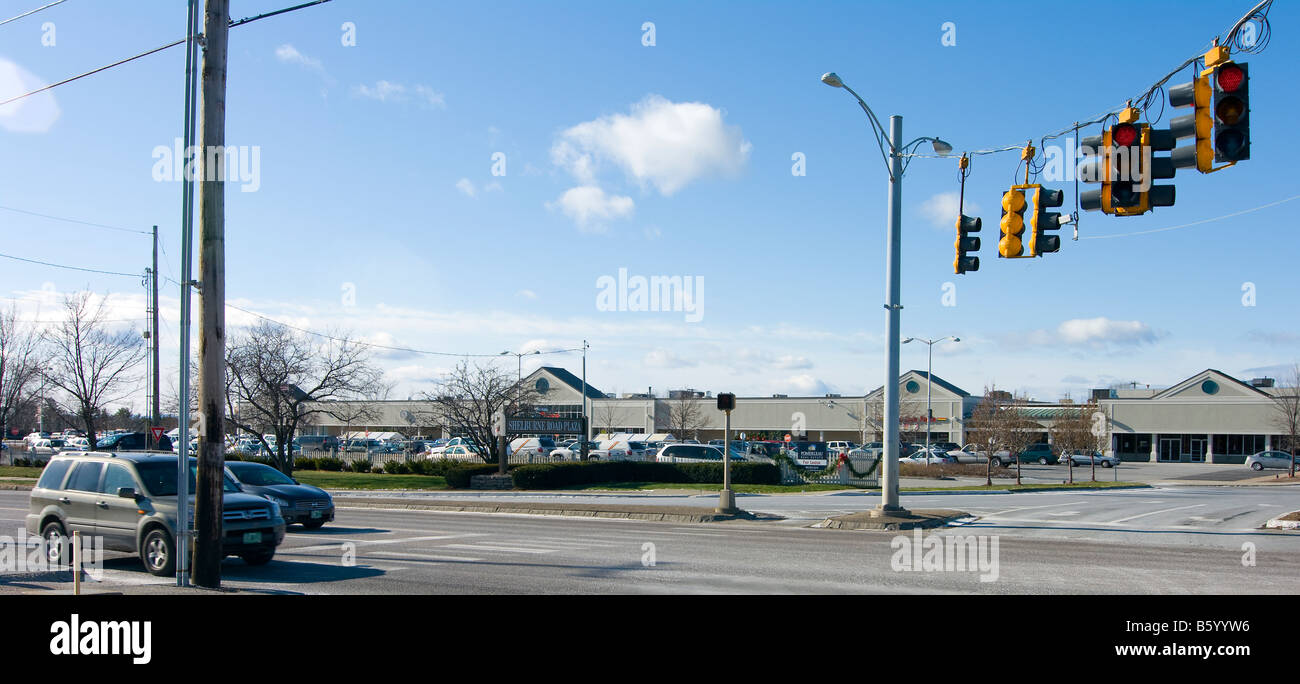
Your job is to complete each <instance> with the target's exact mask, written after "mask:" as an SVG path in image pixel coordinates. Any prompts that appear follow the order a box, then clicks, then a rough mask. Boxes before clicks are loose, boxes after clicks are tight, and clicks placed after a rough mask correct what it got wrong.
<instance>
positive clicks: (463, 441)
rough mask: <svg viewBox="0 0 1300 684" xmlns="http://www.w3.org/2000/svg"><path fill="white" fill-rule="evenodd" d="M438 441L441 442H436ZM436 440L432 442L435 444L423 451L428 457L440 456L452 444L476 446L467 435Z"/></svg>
mask: <svg viewBox="0 0 1300 684" xmlns="http://www.w3.org/2000/svg"><path fill="white" fill-rule="evenodd" d="M438 442H442V444H438ZM438 442H434V444H435V445H436V446H434V447H432V448H430V449H429V450H428V451H426V452H425V454H426V455H427V456H428V457H429V458H432V459H438V458H442V454H443V452H445V451H446V450H447V449H448V448H450V447H454V446H476V445H475V444H474V440H472V439H470V438H469V437H454V438H452V439H448V440H446V441H443V440H438Z"/></svg>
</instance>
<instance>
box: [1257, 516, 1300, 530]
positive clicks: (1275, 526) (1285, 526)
mask: <svg viewBox="0 0 1300 684" xmlns="http://www.w3.org/2000/svg"><path fill="white" fill-rule="evenodd" d="M1283 515H1294V513H1285V514H1283ZM1282 517H1283V516H1281V515H1280V516H1278V517H1276V518H1273V519H1272V520H1270V521H1268V522H1266V523H1264V527H1265V528H1267V529H1271V530H1300V520H1282Z"/></svg>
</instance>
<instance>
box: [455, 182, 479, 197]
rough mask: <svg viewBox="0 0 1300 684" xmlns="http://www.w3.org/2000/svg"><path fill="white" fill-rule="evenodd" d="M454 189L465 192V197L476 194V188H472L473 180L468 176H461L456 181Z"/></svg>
mask: <svg viewBox="0 0 1300 684" xmlns="http://www.w3.org/2000/svg"><path fill="white" fill-rule="evenodd" d="M456 189H457V190H459V191H461V192H463V193H465V195H466V196H467V197H473V196H474V195H476V194H478V190H477V189H475V188H474V183H473V181H471V180H470V179H468V178H462V179H460V180H458V181H456Z"/></svg>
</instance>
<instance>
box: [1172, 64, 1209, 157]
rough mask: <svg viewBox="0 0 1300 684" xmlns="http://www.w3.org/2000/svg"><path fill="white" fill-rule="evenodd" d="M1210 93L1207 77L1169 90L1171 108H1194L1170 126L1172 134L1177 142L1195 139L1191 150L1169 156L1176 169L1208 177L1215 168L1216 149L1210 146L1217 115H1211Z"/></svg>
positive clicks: (1200, 77)
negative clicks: (1203, 174) (1206, 174)
mask: <svg viewBox="0 0 1300 684" xmlns="http://www.w3.org/2000/svg"><path fill="white" fill-rule="evenodd" d="M1207 72H1208V70H1207ZM1210 93H1211V90H1210V77H1209V76H1208V75H1202V76H1197V77H1196V78H1195V79H1193V80H1192V82H1191V83H1183V84H1181V85H1176V86H1174V87H1173V88H1170V89H1169V104H1170V105H1172V106H1174V107H1186V106H1188V105H1191V107H1192V113H1191V114H1185V115H1183V116H1180V117H1178V118H1175V119H1173V120H1171V121H1170V122H1169V132H1170V133H1171V134H1173V136H1174V138H1175V139H1181V138H1189V137H1190V138H1192V139H1193V140H1192V143H1193V144H1192V145H1191V146H1188V147H1179V148H1176V149H1175V150H1174V151H1173V153H1172V154H1170V155H1169V157H1170V159H1172V160H1173V162H1174V167H1175V168H1179V169H1183V168H1188V167H1195V168H1196V170H1197V171H1200V172H1201V173H1209V172H1210V171H1211V170H1212V168H1213V166H1214V147H1213V145H1212V143H1211V142H1210V140H1211V138H1212V137H1213V135H1214V115H1213V114H1211V113H1210Z"/></svg>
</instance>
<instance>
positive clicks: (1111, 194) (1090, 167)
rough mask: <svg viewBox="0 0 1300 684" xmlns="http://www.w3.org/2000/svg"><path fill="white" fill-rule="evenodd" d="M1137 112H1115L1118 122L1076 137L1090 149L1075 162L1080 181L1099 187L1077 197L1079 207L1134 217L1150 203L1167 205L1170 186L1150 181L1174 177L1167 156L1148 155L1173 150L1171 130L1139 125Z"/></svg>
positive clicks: (1171, 199) (1170, 203)
mask: <svg viewBox="0 0 1300 684" xmlns="http://www.w3.org/2000/svg"><path fill="white" fill-rule="evenodd" d="M1137 116H1138V111H1137V110H1136V109H1133V108H1131V107H1130V108H1128V109H1126V110H1125V111H1124V113H1123V114H1121V115H1120V121H1119V123H1117V124H1115V125H1113V126H1111V127H1110V128H1107V129H1105V130H1104V131H1103V132H1102V134H1101V135H1094V136H1089V137H1087V138H1084V139H1083V140H1081V141H1080V144H1081V145H1082V147H1083V148H1084V150H1085V151H1086V150H1095V152H1094V153H1093V154H1092V155H1091V156H1090V158H1089V160H1088V161H1086V162H1084V163H1083V165H1081V166H1080V169H1079V173H1080V176H1081V179H1082V180H1084V181H1085V182H1093V183H1096V182H1100V183H1101V189H1100V190H1089V191H1087V192H1084V193H1081V194H1080V195H1079V206H1080V207H1082V208H1083V210H1084V211H1094V210H1097V209H1100V210H1101V211H1102V212H1103V213H1106V214H1113V215H1116V216H1138V215H1140V214H1145V213H1147V212H1148V211H1151V209H1152V207H1171V206H1173V204H1174V186H1172V185H1153V184H1152V183H1151V181H1152V180H1153V179H1162V178H1173V177H1174V172H1175V171H1176V169H1175V168H1174V162H1173V159H1172V158H1171V157H1156V156H1155V154H1154V153H1155V152H1169V151H1171V150H1173V149H1174V136H1173V133H1172V132H1170V131H1169V130H1163V129H1156V128H1152V127H1151V125H1150V124H1139V123H1137Z"/></svg>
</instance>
